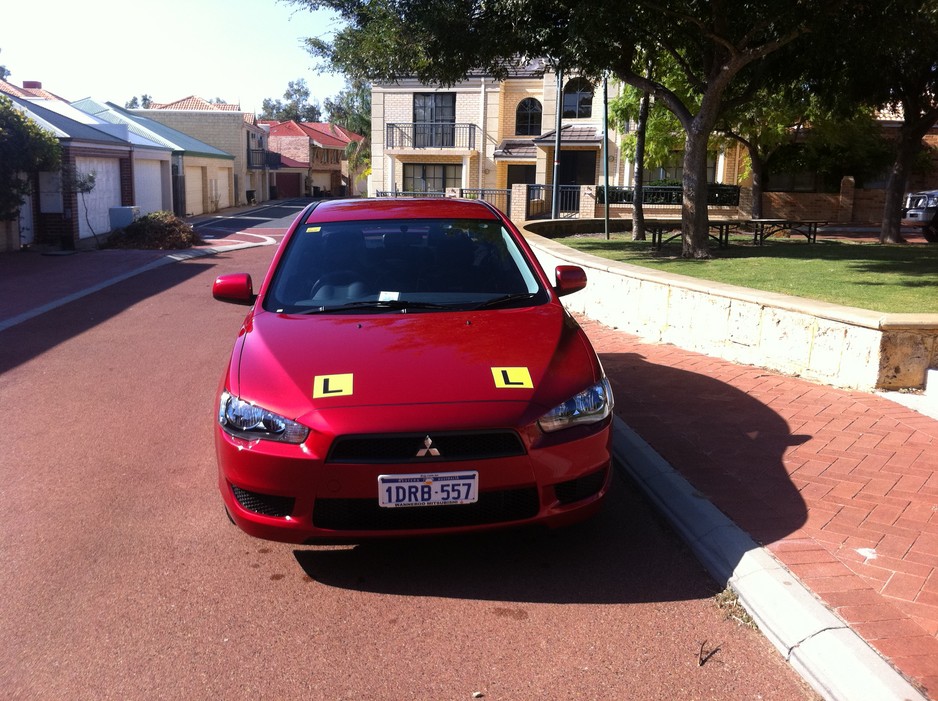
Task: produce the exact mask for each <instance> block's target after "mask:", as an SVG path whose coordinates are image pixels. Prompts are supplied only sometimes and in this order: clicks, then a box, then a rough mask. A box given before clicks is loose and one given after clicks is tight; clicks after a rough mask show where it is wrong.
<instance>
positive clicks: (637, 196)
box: [632, 92, 649, 241]
mask: <svg viewBox="0 0 938 701" xmlns="http://www.w3.org/2000/svg"><path fill="white" fill-rule="evenodd" d="M648 103H649V99H648V93H647V92H646V93H644V95H642V102H641V104H640V105H639V108H638V125H637V131H636V132H635V181H634V189H633V193H634V197H633V199H632V240H633V241H644V240H645V205H644V202H645V185H644V181H645V133H646V132H647V130H648Z"/></svg>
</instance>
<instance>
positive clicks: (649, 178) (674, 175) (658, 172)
mask: <svg viewBox="0 0 938 701" xmlns="http://www.w3.org/2000/svg"><path fill="white" fill-rule="evenodd" d="M683 178H684V155H683V153H679V152H675V153H673V154H672V155H671V157H670V158H669V159H668V162H667V163H665V164H664V165H662V166H659V167H657V168H646V169H645V178H644V180H643V182H645V183H646V184H647V183H658V182H662V181H668V182H675V183H680V182H681V180H682V179H683ZM716 179H717V157H716V154H713V153H710V154H708V155H707V182H708V183H713V182H716Z"/></svg>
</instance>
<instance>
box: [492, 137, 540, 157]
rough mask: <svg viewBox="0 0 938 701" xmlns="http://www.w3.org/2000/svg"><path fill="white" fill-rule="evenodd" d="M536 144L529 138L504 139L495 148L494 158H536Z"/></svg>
mask: <svg viewBox="0 0 938 701" xmlns="http://www.w3.org/2000/svg"><path fill="white" fill-rule="evenodd" d="M536 157H537V145H536V144H535V143H534V142H533V141H531V139H505V140H504V141H502V142H501V143H500V144H499V145H498V148H496V149H495V158H536Z"/></svg>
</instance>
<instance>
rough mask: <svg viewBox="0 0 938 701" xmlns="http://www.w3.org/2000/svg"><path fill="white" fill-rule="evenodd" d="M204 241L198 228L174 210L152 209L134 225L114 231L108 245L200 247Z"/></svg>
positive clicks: (160, 247)
mask: <svg viewBox="0 0 938 701" xmlns="http://www.w3.org/2000/svg"><path fill="white" fill-rule="evenodd" d="M204 243H205V242H204V241H203V240H202V239H201V238H200V237H199V235H198V234H197V233H196V232H195V230H194V229H193V228H192V227H191V226H189V225H188V224H187V223H186V222H184V221H183V220H182V219H180V218H179V217H177V216H176V215H175V214H173V213H172V212H151V213H150V214H147V215H145V216H142V217H140V218H139V219H137V220H136V221H134V222H133V223H132V224H129V225H128V226H126V227H124V228H123V229H118V230H117V231H114V232H113V233H112V234H111V235H110V237H109V238H108V242H107V245H108V247H109V248H155V249H160V250H164V249H176V248H190V247H192V246H200V245H202V244H204Z"/></svg>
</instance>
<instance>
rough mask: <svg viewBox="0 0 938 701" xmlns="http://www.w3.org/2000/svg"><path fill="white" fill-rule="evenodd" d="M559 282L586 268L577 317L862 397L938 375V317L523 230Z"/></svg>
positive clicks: (576, 299) (574, 306) (575, 300)
mask: <svg viewBox="0 0 938 701" xmlns="http://www.w3.org/2000/svg"><path fill="white" fill-rule="evenodd" d="M525 236H526V237H527V239H528V241H529V243H530V244H531V245H532V246H533V247H534V250H535V252H536V253H537V256H538V258H539V260H540V262H541V265H542V266H544V269H545V270H547V271H548V275H550V276H551V277H552V276H553V272H552V271H553V269H554V267H556V266H557V265H580V266H582V267H583V268H584V269H586V273H587V277H588V279H589V284H588V285H587V286H586V289H585V290H582V291H580V292H577V293H575V294H572V295H569V296H568V297H564V303H565V304H566V306H567V308H569V309H570V310H571V311H576V312H579V313H582V314H585V315H586V316H589V317H590V318H593V319H596V320H597V321H600V322H602V323H604V324H606V325H608V326H612V327H615V328H619V329H621V330H623V331H626V332H628V333H631V334H635V335H636V336H639V337H641V338H643V339H646V340H648V341H652V342H656V343H671V344H674V345H676V346H679V347H681V348H686V349H688V350H693V351H697V352H699V353H705V354H707V355H712V356H716V357H720V358H725V359H727V360H730V361H733V362H737V363H744V364H747V365H757V366H760V367H765V368H770V369H772V370H777V371H779V372H784V373H787V374H792V375H799V376H801V377H805V378H807V379H810V380H815V381H818V382H823V383H826V384H830V385H833V386H836V387H845V388H851V389H860V390H866V391H869V390H872V389H903V388H924V386H925V378H926V372H927V371H928V369H930V368H938V314H883V313H881V312H873V311H869V310H866V309H857V308H854V307H841V306H838V305H835V304H827V303H825V302H815V301H812V300H808V299H803V298H800V297H791V296H788V295H781V294H773V293H768V292H759V291H757V290H751V289H748V288H744V287H735V286H732V285H724V284H720V283H714V282H707V281H704V280H698V279H696V278H689V277H685V276H683V275H674V274H671V273H663V272H660V271H656V270H651V269H648V268H641V267H638V266H634V265H628V264H626V263H617V262H615V261H610V260H607V259H605V258H599V257H597V256H592V255H589V254H585V253H581V252H579V251H575V250H573V249H570V248H568V247H566V246H562V245H560V244H558V243H555V242H553V241H551V240H550V239H546V238H543V237H541V236H537V235H535V234H532V233H530V232H525Z"/></svg>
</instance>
